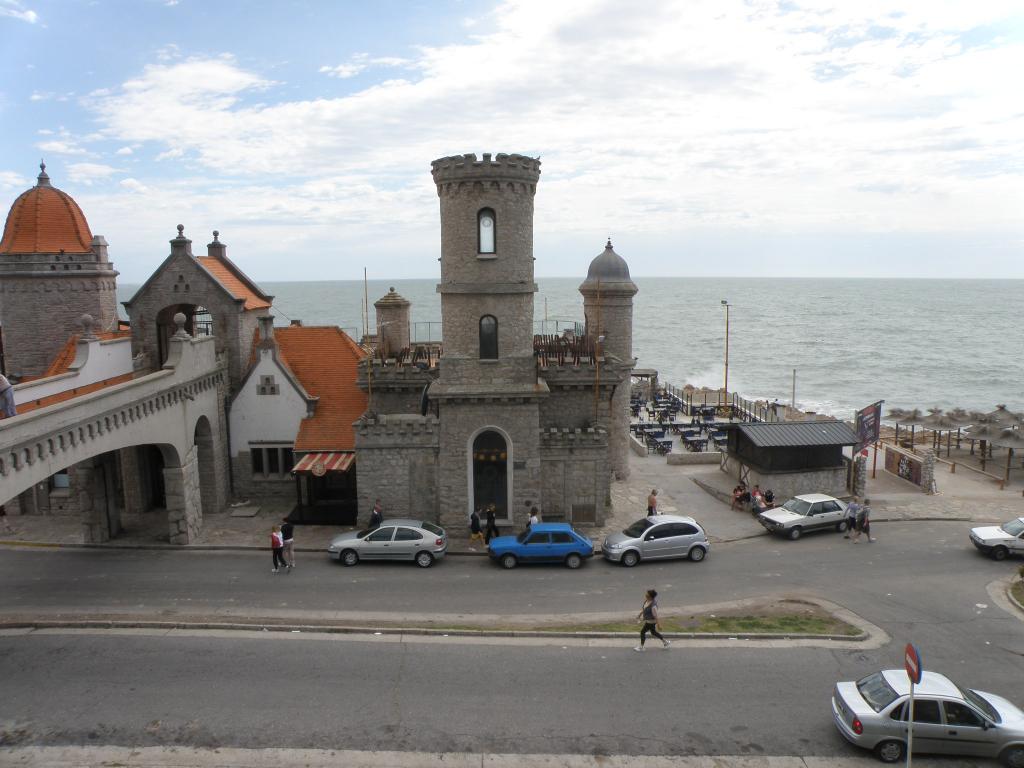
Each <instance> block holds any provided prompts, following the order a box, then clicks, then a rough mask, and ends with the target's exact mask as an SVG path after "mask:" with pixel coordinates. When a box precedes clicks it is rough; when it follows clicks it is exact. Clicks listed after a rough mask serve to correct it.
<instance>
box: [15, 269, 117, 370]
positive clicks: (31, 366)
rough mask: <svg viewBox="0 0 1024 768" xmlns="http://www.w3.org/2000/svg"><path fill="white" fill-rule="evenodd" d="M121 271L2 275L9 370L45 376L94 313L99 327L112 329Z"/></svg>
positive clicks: (95, 322) (95, 327) (100, 328)
mask: <svg viewBox="0 0 1024 768" xmlns="http://www.w3.org/2000/svg"><path fill="white" fill-rule="evenodd" d="M7 258H10V257H7ZM81 274H82V273H78V275H81ZM116 274H117V273H116V272H114V273H108V275H106V276H100V275H96V276H93V277H81V276H78V275H76V276H73V277H72V276H70V275H64V274H62V275H61V276H60V277H51V276H50V275H49V274H44V273H41V274H39V275H34V276H25V275H9V274H0V323H2V326H3V344H4V360H5V364H6V366H7V371H8V373H9V374H10V375H11V376H12V377H18V378H22V377H25V376H39V375H41V374H42V373H43V372H44V371H46V369H47V368H48V367H49V365H50V363H51V362H53V359H54V358H55V357H56V355H57V353H58V352H59V351H60V350H61V348H62V347H63V346H64V345H65V344H66V343H67V340H68V338H69V337H70V336H71V335H72V334H74V333H78V332H79V330H80V326H79V323H78V321H79V318H81V316H82V315H84V314H88V315H91V316H92V318H93V320H94V325H93V328H94V329H95V330H97V331H109V330H113V328H114V322H115V320H116V318H117V296H116V289H117V280H116V277H115V275H116Z"/></svg>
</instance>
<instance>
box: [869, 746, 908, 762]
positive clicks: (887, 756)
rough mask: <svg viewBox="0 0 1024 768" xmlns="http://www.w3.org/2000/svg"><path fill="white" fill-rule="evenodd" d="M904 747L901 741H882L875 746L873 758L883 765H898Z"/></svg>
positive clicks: (904, 749)
mask: <svg viewBox="0 0 1024 768" xmlns="http://www.w3.org/2000/svg"><path fill="white" fill-rule="evenodd" d="M905 751H906V746H905V745H904V744H903V742H902V741H883V742H881V743H880V744H877V745H875V756H876V757H877V758H878V759H879V760H881V761H882V762H883V763H898V762H900V761H901V760H902V759H903V754H904V752H905Z"/></svg>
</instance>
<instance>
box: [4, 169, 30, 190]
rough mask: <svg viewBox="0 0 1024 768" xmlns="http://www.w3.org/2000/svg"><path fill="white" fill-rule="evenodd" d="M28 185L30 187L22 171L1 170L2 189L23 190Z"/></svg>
mask: <svg viewBox="0 0 1024 768" xmlns="http://www.w3.org/2000/svg"><path fill="white" fill-rule="evenodd" d="M26 187H28V182H27V181H26V180H25V177H24V176H22V175H21V174H20V173H16V172H14V171H0V189H2V190H4V191H5V192H6V191H8V190H22V189H25V188H26Z"/></svg>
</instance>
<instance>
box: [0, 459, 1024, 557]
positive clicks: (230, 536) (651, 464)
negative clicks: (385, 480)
mask: <svg viewBox="0 0 1024 768" xmlns="http://www.w3.org/2000/svg"><path fill="white" fill-rule="evenodd" d="M870 466H871V458H870V457H869V459H868V467H869V468H870ZM939 467H940V468H939V472H938V475H937V483H938V487H939V493H938V494H936V495H934V496H929V495H927V494H925V493H922V492H921V490H920V489H919V488H917V487H916V486H914V485H911V484H910V483H908V482H907V481H905V480H902V479H900V478H898V477H894V476H893V475H891V474H889V473H888V472H886V471H885V470H884V469H878V470H877V472H876V477H875V478H873V479H869V480H868V491H867V493H868V496H869V497H870V498H871V505H872V508H873V509H874V512H875V516H874V518H873V521H874V522H876V523H880V522H886V521H896V520H898V521H907V520H962V521H965V522H967V521H969V522H972V523H1000V522H1005V521H1006V520H1010V519H1012V518H1014V517H1021V516H1024V497H1022V496H1021V494H1020V493H1018V492H1017V491H1016V490H1014V489H1012V488H1010V489H1007V490H1003V491H1000V490H999V488H998V485H996V484H995V483H994V482H993V481H991V480H989V479H986V478H984V477H982V476H980V475H977V474H975V473H971V472H963V471H961V472H958V473H956V474H953V473H949V472H948V468H947V467H945V465H939ZM630 470H631V475H630V478H629V479H628V480H626V481H624V482H615V483H613V484H612V487H611V501H612V512H611V514H610V515H609V516H608V518H607V519H606V520H605V524H604V525H603V526H601V527H598V528H584V529H582V530H583V531H584V532H585V533H586V534H587V535H588V536H590V538H591V539H593V540H594V543H595V545H596V546H597V547H598V548H599V547H600V544H601V542H602V541H603V540H604V537H605V536H606V535H608V534H609V533H612V532H615V531H621V530H622V529H623V528H626V527H627V526H629V525H630V524H632V523H633V522H635V521H636V520H639V519H640V518H642V517H644V515H645V514H646V513H647V495H648V494H649V493H650V492H651V489H652V488H657V489H658V511H659V512H662V513H665V514H681V515H689V516H691V517H694V518H696V519H697V520H699V521H700V522H701V524H702V525H703V526H704V528H705V530H707V532H708V536H709V537H710V538H711V541H712V543H724V542H730V541H739V540H741V539H747V538H752V537H755V536H762V535H765V531H764V529H763V528H762V527H761V525H760V524H758V522H757V521H756V520H755V519H754V518H753V517H752V516H751V515H750V514H748V513H745V512H740V511H738V510H731V509H730V508H729V502H728V500H729V499H730V498H731V493H732V488H733V486H734V485H735V480H734V479H733V478H730V477H729V476H727V475H726V474H725V473H723V472H722V471H720V470H719V469H718V465H716V464H711V465H707V464H705V465H680V466H674V465H673V466H670V465H668V464H667V463H666V461H665V457H664V456H656V455H651V456H643V457H642V456H637V455H635V454H630ZM779 501H780V502H781V501H784V500H779ZM290 510H291V504H290V502H268V503H265V504H261V505H260V506H259V511H258V512H257V513H256V514H255V515H253V516H250V517H234V516H232V510H228V511H225V512H218V513H214V514H208V515H206V516H205V517H204V519H203V529H202V533H201V534H200V536H199V540H198V541H197V542H196V543H195V544H192V545H189V546H187V547H183V548H182V547H177V546H173V548H174V549H179V548H182V549H204V548H207V549H266V547H267V538H268V536H269V531H270V528H271V526H273V525H275V524H278V523H280V522H281V520H282V518H283V517H284V516H285V515H286V514H288V512H289V511H290ZM7 520H8V521H9V523H10V525H11V528H12V529H13V530H12V532H6V531H4V530H2V529H0V542H8V543H23V544H29V545H41V546H42V545H58V546H76V545H77V546H81V545H82V543H81V542H82V532H81V523H80V522H79V520H78V518H77V517H75V516H67V517H65V516H60V515H46V516H37V515H27V516H8V517H7ZM121 522H122V526H123V529H124V530H123V531H122V533H121V535H119V536H118V537H117V538H116V539H113V540H111V541H110V542H109V543H108V544H102V545H95V546H106V547H168V548H172V545H171V544H170V543H168V534H167V516H166V513H164V512H163V511H162V510H153V511H151V512H147V513H144V514H139V515H122V519H121ZM348 530H352V527H351V526H332V525H297V526H296V527H295V543H296V550H297V551H299V552H324V551H326V549H327V545H328V544H329V542H330V540H331V538H333V537H334V536H336V535H338V534H339V533H342V532H344V531H348ZM503 532H504V531H503ZM448 537H449V553H450V554H452V555H477V556H483V555H486V553H487V550H486V548H485V547H482V546H480V545H475V546H470V545H469V532H468V526H467V529H466V530H465V531H460V530H457V529H451V530H449V531H448Z"/></svg>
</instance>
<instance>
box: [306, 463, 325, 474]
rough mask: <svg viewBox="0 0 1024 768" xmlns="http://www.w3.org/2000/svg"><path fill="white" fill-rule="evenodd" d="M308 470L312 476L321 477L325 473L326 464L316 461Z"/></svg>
mask: <svg viewBox="0 0 1024 768" xmlns="http://www.w3.org/2000/svg"><path fill="white" fill-rule="evenodd" d="M310 472H312V473H313V476H314V477H323V476H324V475H326V474H327V466H326V465H325V464H324V463H323V462H322V461H318V462H316V463H314V464H313V466H312V467H311V468H310Z"/></svg>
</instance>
